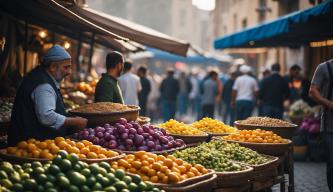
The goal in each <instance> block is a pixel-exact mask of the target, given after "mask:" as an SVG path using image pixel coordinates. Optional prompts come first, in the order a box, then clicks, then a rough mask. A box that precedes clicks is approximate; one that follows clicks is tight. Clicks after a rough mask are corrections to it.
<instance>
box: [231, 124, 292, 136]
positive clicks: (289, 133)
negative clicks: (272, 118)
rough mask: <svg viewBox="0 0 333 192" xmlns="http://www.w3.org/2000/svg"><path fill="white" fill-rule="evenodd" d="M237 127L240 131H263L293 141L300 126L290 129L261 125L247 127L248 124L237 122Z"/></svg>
mask: <svg viewBox="0 0 333 192" xmlns="http://www.w3.org/2000/svg"><path fill="white" fill-rule="evenodd" d="M235 126H236V127H237V128H238V129H240V130H243V129H246V130H253V129H262V130H266V131H273V132H274V133H276V134H278V135H279V136H281V137H283V138H286V139H292V137H293V135H294V132H295V130H296V128H297V127H298V125H296V124H292V126H290V127H267V126H261V125H246V124H241V123H240V122H239V121H235Z"/></svg>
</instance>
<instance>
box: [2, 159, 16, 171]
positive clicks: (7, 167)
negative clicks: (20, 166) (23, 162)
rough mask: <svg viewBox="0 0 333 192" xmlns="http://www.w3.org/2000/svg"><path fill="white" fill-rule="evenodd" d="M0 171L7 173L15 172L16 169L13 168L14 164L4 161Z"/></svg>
mask: <svg viewBox="0 0 333 192" xmlns="http://www.w3.org/2000/svg"><path fill="white" fill-rule="evenodd" d="M0 170H3V171H5V172H6V173H12V172H14V168H13V166H12V164H10V163H9V162H7V161H3V162H1V163H0Z"/></svg>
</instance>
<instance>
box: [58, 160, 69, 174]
mask: <svg viewBox="0 0 333 192" xmlns="http://www.w3.org/2000/svg"><path fill="white" fill-rule="evenodd" d="M59 168H60V169H61V171H63V172H66V171H68V170H70V169H72V163H71V162H70V161H69V160H68V159H63V160H62V161H61V162H60V165H59Z"/></svg>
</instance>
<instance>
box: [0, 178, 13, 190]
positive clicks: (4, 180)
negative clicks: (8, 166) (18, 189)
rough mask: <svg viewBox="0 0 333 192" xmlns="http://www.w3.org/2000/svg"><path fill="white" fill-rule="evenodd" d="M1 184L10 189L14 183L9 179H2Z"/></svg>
mask: <svg viewBox="0 0 333 192" xmlns="http://www.w3.org/2000/svg"><path fill="white" fill-rule="evenodd" d="M0 184H1V186H4V187H6V188H7V189H9V188H11V187H12V186H13V183H12V182H11V181H10V180H9V179H1V180H0Z"/></svg>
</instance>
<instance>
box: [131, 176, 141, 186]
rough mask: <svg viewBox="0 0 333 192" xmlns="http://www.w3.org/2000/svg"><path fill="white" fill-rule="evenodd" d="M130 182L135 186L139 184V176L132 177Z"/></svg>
mask: <svg viewBox="0 0 333 192" xmlns="http://www.w3.org/2000/svg"><path fill="white" fill-rule="evenodd" d="M132 180H133V182H134V183H136V184H139V183H141V177H140V176H139V175H133V177H132Z"/></svg>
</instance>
